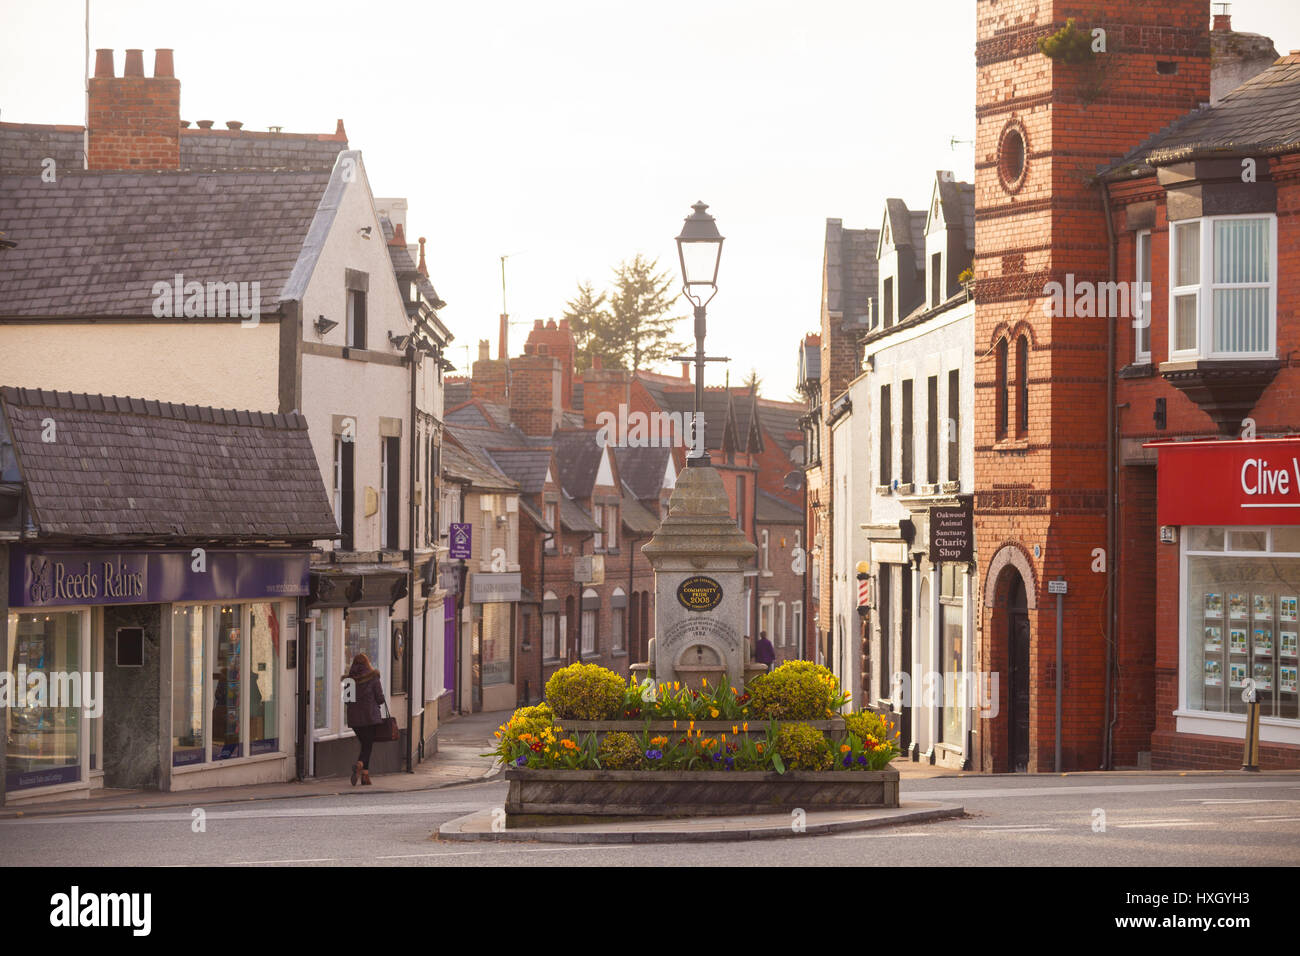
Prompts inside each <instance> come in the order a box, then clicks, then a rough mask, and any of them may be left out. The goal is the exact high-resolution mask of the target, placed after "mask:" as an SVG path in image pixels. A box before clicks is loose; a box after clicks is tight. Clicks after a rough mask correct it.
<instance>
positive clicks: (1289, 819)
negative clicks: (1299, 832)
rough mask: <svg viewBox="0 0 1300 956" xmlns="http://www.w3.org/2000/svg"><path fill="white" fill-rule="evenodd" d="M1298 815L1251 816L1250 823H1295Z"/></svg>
mask: <svg viewBox="0 0 1300 956" xmlns="http://www.w3.org/2000/svg"><path fill="white" fill-rule="evenodd" d="M1297 821H1300V817H1251V818H1250V822H1251V823H1295V822H1297Z"/></svg>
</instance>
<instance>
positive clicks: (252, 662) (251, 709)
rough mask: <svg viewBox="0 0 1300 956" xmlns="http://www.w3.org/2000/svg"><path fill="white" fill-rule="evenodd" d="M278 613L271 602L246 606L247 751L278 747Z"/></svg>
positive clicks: (279, 623) (256, 751) (265, 751)
mask: <svg viewBox="0 0 1300 956" xmlns="http://www.w3.org/2000/svg"><path fill="white" fill-rule="evenodd" d="M280 630H281V621H280V616H279V614H278V613H277V611H276V606H275V605H274V604H271V603H258V604H250V605H249V606H248V751H249V753H250V754H265V753H276V752H277V751H279V749H280V730H279V728H280V725H279V721H278V719H277V715H278V714H279V705H280V640H281V638H282V636H283V635H282V634H281V632H280Z"/></svg>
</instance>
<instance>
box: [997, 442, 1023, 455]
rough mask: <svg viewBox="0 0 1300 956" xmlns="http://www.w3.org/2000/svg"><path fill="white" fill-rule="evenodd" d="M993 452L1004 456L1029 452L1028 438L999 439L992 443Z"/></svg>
mask: <svg viewBox="0 0 1300 956" xmlns="http://www.w3.org/2000/svg"><path fill="white" fill-rule="evenodd" d="M993 450H994V451H995V452H999V453H1004V454H1017V453H1022V452H1026V451H1028V450H1029V439H1028V438H1001V439H999V440H998V441H995V442H994V443H993Z"/></svg>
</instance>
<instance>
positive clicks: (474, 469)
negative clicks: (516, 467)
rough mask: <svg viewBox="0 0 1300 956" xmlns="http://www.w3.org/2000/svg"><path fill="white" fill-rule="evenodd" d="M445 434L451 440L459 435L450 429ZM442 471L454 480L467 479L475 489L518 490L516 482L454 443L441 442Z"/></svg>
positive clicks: (454, 439)
mask: <svg viewBox="0 0 1300 956" xmlns="http://www.w3.org/2000/svg"><path fill="white" fill-rule="evenodd" d="M446 434H447V435H448V436H449V437H450V438H451V439H452V441H453V442H454V441H456V440H457V438H458V437H459V436H458V434H457V432H453V431H452V430H451V429H448V430H447V432H446ZM442 472H443V474H444V475H446V476H447V477H449V478H452V479H454V480H458V481H468V482H469V483H470V485H471V486H472V487H473V488H474V489H475V490H476V491H479V490H482V491H506V492H510V491H514V492H517V491H519V484H518V482H515V481H513V480H512V479H510V478H508V477H506V476H505V475H503V474H502V473H501V472H499V471H497V469H496V467H495V466H494V465H492V464H491V463H490V462H487V461H485V460H484V459H482V458H480V457H479V456H478V455H475V454H474V453H473V452H471V451H466V450H465V449H464V448H461V447H458V446H457V445H455V444H448V443H446V442H444V443H443V446H442Z"/></svg>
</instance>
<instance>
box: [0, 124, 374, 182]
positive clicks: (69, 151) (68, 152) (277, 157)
mask: <svg viewBox="0 0 1300 956" xmlns="http://www.w3.org/2000/svg"><path fill="white" fill-rule="evenodd" d="M83 143H84V128H83V127H81V126H50V125H45V124H38V123H0V170H3V171H5V172H26V173H39V172H40V171H41V162H42V160H44V159H46V158H47V157H48V158H51V159H53V160H54V161H55V164H56V169H57V170H58V171H59V174H60V175H62V173H63V171H65V170H67V171H69V172H71V171H73V170H79V169H81V168H82V166H83V165H84V162H85V156H84V153H83V152H82V146H83ZM180 146H181V150H180V161H181V167H182V168H185V169H284V168H293V169H330V168H331V167H333V165H334V160H335V159H336V158H337V157H338V154H339V153H341V152H342V151H343V150H345V149H347V148H348V140H347V135H346V133H344V132H342V128H341V127H340V128H339V131H337V132H335V133H324V134H318V133H271V132H258V131H256V130H242V129H241V130H230V129H210V130H205V129H197V128H183V129H181V142H180Z"/></svg>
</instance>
